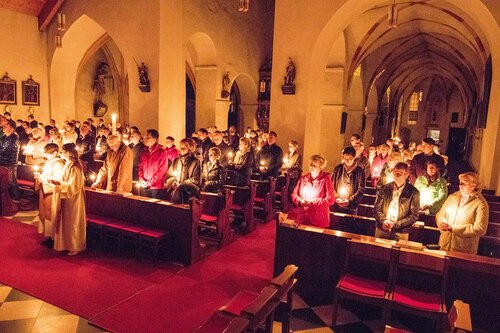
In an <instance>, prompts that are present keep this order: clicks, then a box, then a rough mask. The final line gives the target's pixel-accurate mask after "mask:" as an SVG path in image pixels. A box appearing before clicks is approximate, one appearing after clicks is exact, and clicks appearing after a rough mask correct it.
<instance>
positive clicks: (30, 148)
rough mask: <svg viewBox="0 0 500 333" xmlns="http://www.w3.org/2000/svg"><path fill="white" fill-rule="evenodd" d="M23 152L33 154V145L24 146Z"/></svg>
mask: <svg viewBox="0 0 500 333" xmlns="http://www.w3.org/2000/svg"><path fill="white" fill-rule="evenodd" d="M24 154H25V155H33V147H32V146H25V148H24Z"/></svg>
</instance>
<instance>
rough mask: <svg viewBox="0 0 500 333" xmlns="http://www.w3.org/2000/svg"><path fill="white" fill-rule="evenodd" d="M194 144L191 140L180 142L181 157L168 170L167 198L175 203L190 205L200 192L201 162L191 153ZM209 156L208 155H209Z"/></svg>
mask: <svg viewBox="0 0 500 333" xmlns="http://www.w3.org/2000/svg"><path fill="white" fill-rule="evenodd" d="M192 146H194V143H193V141H192V140H190V139H182V140H181V141H180V142H179V157H177V158H176V159H175V160H174V162H173V163H172V165H171V166H170V168H169V170H168V175H167V181H166V186H165V187H166V189H167V197H168V198H169V200H170V201H172V202H175V203H188V202H189V200H190V199H191V198H193V197H198V196H199V192H200V178H201V168H200V161H199V160H198V159H197V158H196V157H195V156H194V154H193V153H192V152H191V150H192V149H194V147H192ZM207 155H208V154H207Z"/></svg>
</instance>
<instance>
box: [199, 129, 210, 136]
mask: <svg viewBox="0 0 500 333" xmlns="http://www.w3.org/2000/svg"><path fill="white" fill-rule="evenodd" d="M198 132H201V133H203V134H205V135H207V134H208V131H207V129H206V128H200V129H199V130H198Z"/></svg>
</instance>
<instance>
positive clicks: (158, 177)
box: [137, 129, 168, 199]
mask: <svg viewBox="0 0 500 333" xmlns="http://www.w3.org/2000/svg"><path fill="white" fill-rule="evenodd" d="M158 138H159V134H158V131H157V130H154V129H149V130H147V131H146V135H144V137H143V142H144V145H145V147H144V149H143V151H142V154H141V160H140V162H139V168H138V170H137V171H138V174H139V183H140V185H141V188H140V195H143V196H147V197H151V198H156V199H163V198H164V197H165V195H164V193H165V190H164V186H165V179H166V173H167V165H168V164H167V154H166V153H165V150H164V149H163V147H162V146H160V145H159V144H158Z"/></svg>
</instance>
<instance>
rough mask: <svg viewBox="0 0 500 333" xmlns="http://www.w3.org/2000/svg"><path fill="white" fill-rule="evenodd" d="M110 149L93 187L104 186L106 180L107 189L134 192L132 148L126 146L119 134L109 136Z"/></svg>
mask: <svg viewBox="0 0 500 333" xmlns="http://www.w3.org/2000/svg"><path fill="white" fill-rule="evenodd" d="M108 145H109V151H108V155H107V156H106V160H105V161H104V164H103V165H102V167H101V169H100V170H99V173H98V174H97V177H96V180H95V182H94V183H93V184H92V188H93V189H95V188H97V187H102V186H103V185H104V182H106V190H108V191H113V192H119V193H129V192H132V167H133V163H134V162H133V159H134V157H133V154H132V150H130V148H129V147H128V146H126V145H125V144H124V143H123V142H122V141H121V140H120V137H119V136H118V135H110V136H109V137H108Z"/></svg>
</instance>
